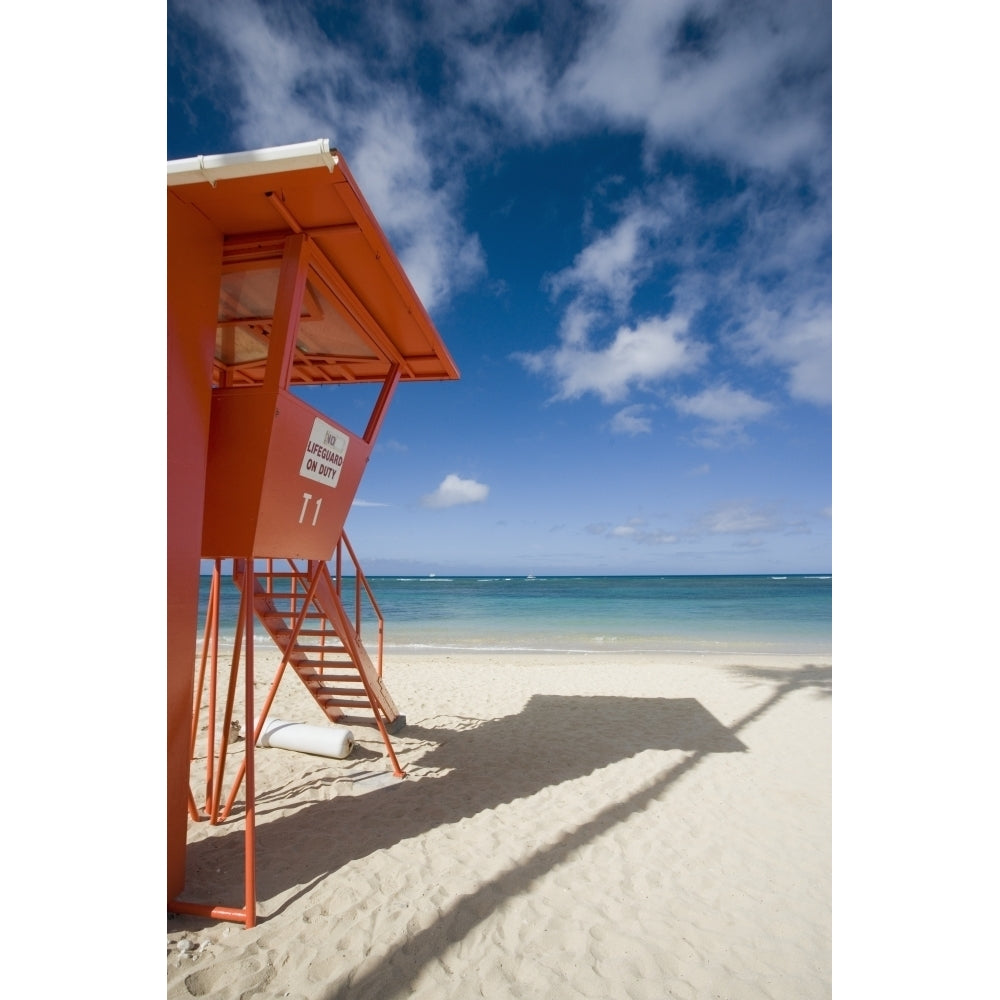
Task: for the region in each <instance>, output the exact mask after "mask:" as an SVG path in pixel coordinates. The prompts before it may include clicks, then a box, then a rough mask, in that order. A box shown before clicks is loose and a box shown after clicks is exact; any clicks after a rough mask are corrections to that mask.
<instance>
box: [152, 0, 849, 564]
mask: <svg viewBox="0 0 1000 1000" xmlns="http://www.w3.org/2000/svg"><path fill="white" fill-rule="evenodd" d="M167 12H168V17H167V155H168V159H177V158H183V157H188V156H194V155H197V154H201V153H203V154H210V153H226V152H236V151H240V150H245V149H254V148H259V147H266V146H275V145H283V144H286V143H294V142H302V141H306V140H310V139H316V138H321V137H322V138H329V139H330V142H331V145H332V146H334V147H336V148H337V149H338V150H339V151H340V152H341V153H342V155H343V156H344V158H345V160H346V162H347V163H348V164H349V166H350V168H351V171H352V172H353V174H354V176H355V178H356V180H357V181H358V184H359V186H360V188H361V190H362V192H363V193H364V195H365V197H366V199H367V200H368V202H369V204H370V205H371V207H372V210H373V211H374V213H375V215H376V217H377V218H378V220H379V222H380V224H381V225H382V228H383V229H384V230H385V231H386V233H387V234H388V237H389V239H390V242H391V243H392V245H393V247H394V249H395V251H396V253H397V255H398V257H399V259H400V261H401V262H402V264H403V267H404V269H405V270H406V272H407V274H408V276H409V278H410V280H411V282H412V284H413V285H414V287H415V289H416V290H417V293H418V294H419V295H420V298H421V300H422V301H423V303H424V305H425V306H426V307H427V309H428V311H429V313H430V315H431V318H432V320H433V321H434V323H435V326H436V327H437V329H438V331H439V332H440V334H441V336H442V338H443V340H444V342H445V344H446V345H447V347H448V349H449V351H450V353H451V354H452V357H453V358H454V360H455V362H456V364H457V366H458V368H459V370H460V372H461V379H460V380H459V381H457V382H440V383H417V384H407V385H402V386H400V388H399V389H398V390H397V392H396V395H395V398H394V400H393V403H392V406H391V407H390V409H389V412H388V416H387V418H386V421H385V424H384V425H383V428H382V432H381V435H380V437H379V439H378V443H377V445H376V448H375V451H374V453H373V456H372V459H371V461H370V463H369V466H368V469H367V471H366V473H365V477H364V479H363V480H362V483H361V487H360V489H359V491H358V495H357V499H356V501H355V504H354V506H353V508H352V510H351V514H350V516H349V518H348V521H347V525H346V530H347V533H348V535H349V537H350V539H351V541H352V544H353V546H354V548H355V550H356V551H357V552H358V554H359V557H360V558H361V561H362V565H363V567H364V569H365V571H366V572H367V573H369V574H372V575H377V574H381V573H418V574H423V573H431V572H433V573H437V574H439V575H440V574H443V573H453V574H458V573H468V574H480V573H501V574H525V575H526V574H535V575H540V574H577V573H586V574H603V573H644V574H645V573H652V574H686V573H695V574H703V573H827V572H830V571H831V569H832V521H831V511H832V398H831V397H832V305H831V292H832V258H831V244H832V222H831V219H832V160H831V104H832V98H831V75H832V74H831V9H830V5H829V3H828V2H813V0H762V2H746V0H733V2H727V0H703V2H687V0H677V2H666V0H615V2H610V0H609V2H590V3H584V2H579V0H578V2H573V3H571V2H561V0H546V2H544V3H516V2H510V0H507V2H496V0H476V2H466V3H456V2H444V0H441V2H432V0H427V2H420V0H411V2H385V3H378V4H359V3H338V2H317V0H282V2H273V0H270V2H266V3H256V2H253V0H241V2H239V3H233V2H227V0H217V2H213V3H211V4H206V3H203V2H201V0H170V2H169V3H168V5H167ZM337 393H338V389H337V388H335V387H328V388H324V389H317V390H315V391H314V392H311V393H306V394H305V395H306V397H307V399H308V401H309V402H310V403H311V404H312V405H313V406H315V407H316V408H317V409H319V410H321V411H323V412H325V413H326V414H327V415H328V416H330V417H331V418H332V419H334V420H336V421H337V422H340V423H342V424H344V425H345V426H347V427H349V428H352V423H351V420H352V419H355V420H357V421H359V422H360V423H362V424H363V422H364V421H363V419H362V418H358V417H357V416H356V414H354V412H353V411H352V407H357V406H359V405H360V403H359V402H357V401H355V400H352V399H346V400H345V399H344V398H342V397H338V395H337Z"/></svg>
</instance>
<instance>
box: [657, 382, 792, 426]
mask: <svg viewBox="0 0 1000 1000" xmlns="http://www.w3.org/2000/svg"><path fill="white" fill-rule="evenodd" d="M673 403H674V406H675V407H677V409H678V410H679V411H680V412H681V413H686V414H688V415H689V416H693V417H700V418H701V419H702V420H707V421H708V422H709V423H713V424H717V425H719V426H722V427H742V426H743V425H744V424H747V423H750V422H752V421H754V420H760V419H761V418H762V417H764V416H766V415H767V414H768V413H770V412H771V410H772V409H773V407H772V406H771V404H770V403H768V402H765V401H764V400H762V399H756V398H755V397H754V396H751V395H750V393H748V392H744V391H743V390H742V389H732V388H730V387H729V386H728V385H719V386H715V387H714V388H710V389H704V390H702V391H701V392H699V393H697V394H696V395H694V396H677V397H675V398H674V400H673Z"/></svg>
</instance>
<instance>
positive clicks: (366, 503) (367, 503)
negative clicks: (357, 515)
mask: <svg viewBox="0 0 1000 1000" xmlns="http://www.w3.org/2000/svg"><path fill="white" fill-rule="evenodd" d="M351 506H352V507H389V506H391V504H387V503H380V502H378V501H376V500H358V499H355V500H354V501H352V503H351Z"/></svg>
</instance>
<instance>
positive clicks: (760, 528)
mask: <svg viewBox="0 0 1000 1000" xmlns="http://www.w3.org/2000/svg"><path fill="white" fill-rule="evenodd" d="M699 527H700V528H701V529H702V530H703V531H706V532H708V533H709V534H712V535H749V534H757V533H760V532H768V531H780V530H782V528H783V527H784V524H783V523H782V521H781V520H780V519H779V518H778V516H777V514H776V513H775V512H774V511H772V510H768V509H761V508H755V507H753V506H751V505H750V504H748V503H731V504H726V505H723V506H721V507H718V508H716V509H715V510H713V511H710V512H709V513H707V514H705V515H704V516H703V517H702V518H701V520H700V522H699Z"/></svg>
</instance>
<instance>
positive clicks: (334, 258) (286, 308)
mask: <svg viewBox="0 0 1000 1000" xmlns="http://www.w3.org/2000/svg"><path fill="white" fill-rule="evenodd" d="M167 362H168V418H167V436H168V443H167V449H168V454H167V458H168V507H167V516H168V526H167V545H168V567H167V594H168V621H167V625H168V649H167V672H168V675H167V700H168V703H167V899H168V907H169V909H171V910H172V911H175V912H186V913H195V914H199V915H204V916H210V917H214V918H218V919H226V920H235V921H239V922H242V923H244V924H245V925H246V926H247V927H251V926H253V925H254V923H255V922H256V895H255V875H254V872H255V848H254V795H255V790H254V766H253V752H254V744H255V741H256V738H257V736H258V735H259V732H260V728H261V726H262V725H263V723H264V720H265V717H266V714H267V710H268V708H269V706H270V702H271V699H272V698H273V696H274V692H275V689H276V687H277V684H278V682H279V681H280V679H281V677H282V674H283V673H284V672H285V670H286V667H291V668H292V670H293V671H294V672H295V673H296V674H298V676H299V678H300V679H301V680H302V682H303V683H305V685H306V687H307V688H308V689H309V691H310V692H311V693H312V695H313V698H314V699H315V700H316V703H317V705H318V706H319V709H320V710H321V711H322V713H323V715H324V716H325V718H326V719H327V720H329V722H331V723H337V722H340V721H343V720H344V719H345V718H350V717H351V716H350V715H348V713H352V712H357V711H359V710H365V711H367V713H368V715H367V720H368V721H369V722H370V724H372V725H374V726H376V727H377V728H378V729H379V731H380V732H381V734H382V737H383V739H384V741H385V745H386V748H387V753H388V757H389V759H390V760H391V762H392V767H393V770H394V772H395V773H396V774H397V776H399V777H402V771H401V770H400V768H399V765H398V762H397V761H396V758H395V754H394V753H393V751H392V745H391V743H390V741H389V734H388V731H389V730H390V729H391V728H392V726H393V724H394V723H396V722H397V721H399V718H400V717H399V712H398V709H397V707H396V706H395V704H394V703H393V701H392V698H391V696H390V695H389V692H388V689H387V687H386V685H385V683H384V681H383V678H382V649H381V642H382V635H381V627H380V628H379V633H378V649H377V653H376V655H375V657H374V658H373V657H372V655H371V654H370V653H369V651H368V649H367V648H366V646H365V644H364V642H363V640H362V634H361V620H360V619H361V602H362V591H366V593H367V599H368V600H369V601H370V602H371V604H372V605H374V606H375V608H376V610H377V605H375V601H374V595H373V594H372V593H371V589H370V588H369V587H368V585H367V581H366V580H365V578H364V574H363V573H362V570H361V567H360V565H359V564H358V561H357V558H356V556H355V553H354V550H353V549H352V548H351V546H350V544H349V543H348V541H347V539H346V537H345V536H344V522H345V520H346V518H347V515H348V512H349V510H350V507H351V503H352V501H353V500H354V497H355V494H356V492H357V489H358V485H359V483H360V481H361V477H362V475H363V473H364V470H365V466H366V465H367V463H368V459H369V457H370V455H371V452H372V448H373V446H374V444H375V439H376V437H377V435H378V432H379V429H380V427H381V425H382V422H383V419H384V417H385V414H386V409H387V407H388V405H389V402H390V400H391V398H392V396H393V393H394V391H395V389H396V387H397V386H398V385H399V383H400V382H407V381H410V382H413V381H428V380H445V379H456V378H458V370H457V368H456V367H455V364H454V362H453V361H452V359H451V357H450V356H449V354H448V351H447V349H446V348H445V346H444V344H443V343H442V341H441V337H440V335H439V334H438V332H437V331H436V330H435V328H434V326H433V324H432V322H431V320H430V317H429V316H428V315H427V312H426V310H425V309H424V307H423V305H422V304H421V302H420V300H419V298H418V297H417V295H416V293H415V292H414V290H413V288H412V286H411V285H410V282H409V280H408V279H407V277H406V274H405V273H404V271H403V269H402V267H401V265H400V263H399V261H398V259H397V258H396V255H395V254H394V253H393V251H392V248H391V247H390V245H389V243H388V240H387V239H386V237H385V234H384V233H383V232H382V229H381V228H380V226H379V224H378V222H377V221H376V219H375V217H374V215H373V214H372V212H371V209H370V208H369V207H368V205H367V203H366V202H365V199H364V197H363V196H362V194H361V192H360V190H359V188H358V186H357V183H356V182H355V180H354V178H353V177H352V175H351V173H350V171H349V170H348V168H347V165H346V164H345V162H344V160H343V158H342V157H341V156H340V154H339V153H338V152H337V151H336V150H333V149H331V148H330V144H329V141H328V140H326V139H320V140H316V141H314V142H308V143H301V144H297V145H293V146H282V147H276V148H272V149H261V150H253V151H250V152H245V153H234V154H226V155H220V156H198V157H194V158H190V159H185V160H175V161H171V162H168V164H167ZM358 383H367V384H369V387H370V388H369V392H370V396H368V397H366V400H368V401H370V406H371V412H370V415H369V416H368V418H367V424H366V425H365V426H364V428H363V429H361V430H360V432H359V431H358V430H352V429H349V428H348V427H347V426H345V425H342V424H341V423H339V422H336V421H334V420H333V419H331V418H330V417H329V416H327V415H326V414H325V413H322V412H320V411H318V410H316V409H314V408H313V407H311V406H310V405H308V404H307V403H306V402H305V401H304V400H303V399H302V398H301V397H300V396H298V395H296V394H295V393H294V392H293V387H297V386H315V385H347V384H358ZM332 395H334V396H336V393H335V392H333V393H332ZM365 405H366V408H367V406H368V405H369V402H367V401H366V404H365ZM344 419H345V422H346V417H345V418H344ZM203 559H207V560H212V561H213V565H214V567H215V571H214V575H213V581H212V596H211V598H210V601H209V607H208V609H207V615H206V626H205V632H204V636H203V643H202V652H201V655H200V658H199V656H198V653H197V641H198V634H197V632H198V592H199V576H200V567H201V562H202V560H203ZM224 560H225V561H230V560H231V564H232V568H233V578H234V580H235V582H236V584H237V586H238V587H239V588H240V591H241V606H240V622H239V627H238V630H237V642H236V649H235V651H234V654H233V658H232V662H231V664H230V675H229V683H228V690H227V692H226V697H225V699H224V701H225V704H224V706H223V711H224V717H223V719H222V722H221V723H220V724H217V723H216V715H215V707H216V706H215V702H214V692H215V677H216V674H215V671H216V666H217V662H216V651H217V643H216V642H215V641H214V639H213V636H217V630H218V625H219V621H218V608H219V604H218V599H219V589H220V580H221V571H222V566H223V561H224ZM344 560H348V561H349V562H350V563H352V564H353V565H352V566H351V567H348V568H349V569H353V573H347V574H344V573H343V572H342V569H343V562H344ZM331 561H332V562H334V565H335V569H334V572H333V573H331V571H330V563H331ZM346 580H351V581H353V609H352V611H349V610H348V606H347V605H348V601H347V588H346V585H345V581H346ZM352 612H353V613H352ZM255 622H257V623H259V624H261V625H262V626H263V627H264V628H265V629H266V630H267V632H268V634H269V635H270V636H271V638H272V640H273V641H274V643H275V644H276V646H277V647H278V649H279V650H280V651H281V652H282V654H283V656H282V660H281V667H280V668H279V670H278V673H277V675H276V676H275V678H274V681H273V684H272V687H271V691H270V693H269V695H268V697H267V699H266V701H265V704H264V705H263V706H259V714H258V712H257V711H256V710H255V706H254V704H253V671H254V657H253V635H254V624H255ZM379 626H381V621H380V620H379ZM213 630H214V631H213ZM241 658H242V663H241V662H240V660H241ZM199 659H200V665H199ZM209 660H210V665H211V670H212V678H213V680H212V684H211V687H210V690H211V692H212V701H211V703H210V708H209V712H208V716H209V721H208V745H209V748H210V749H209V752H208V753H207V755H206V757H207V760H208V765H207V766H208V773H207V776H206V796H205V802H204V803H203V804H201V803H199V802H197V801H196V798H195V795H194V793H193V792H192V790H191V775H190V764H191V758H192V753H193V748H194V741H195V732H196V729H197V725H198V718H199V713H198V711H197V708H196V705H200V703H201V694H202V687H203V684H204V680H205V670H206V663H207V662H208V661H209ZM239 670H242V674H243V679H244V685H245V693H244V700H245V733H246V742H245V754H244V761H243V764H242V765H241V766H240V769H239V771H238V774H237V777H236V779H235V781H234V783H233V785H232V789H231V791H230V792H229V795H228V799H227V800H226V801H225V802H223V801H222V793H223V790H224V789H223V782H222V775H223V773H224V771H225V763H226V753H227V750H226V747H227V743H228V732H226V729H227V728H228V724H229V722H230V720H231V717H232V712H233V705H234V693H235V690H236V684H237V679H236V678H237V674H238V671H239ZM352 721H356V720H353V719H352ZM241 781H242V782H245V789H244V799H245V803H246V816H245V855H246V865H245V898H244V901H243V905H242V906H238V905H224V904H221V903H219V904H217V903H213V902H211V901H207V902H191V901H183V900H181V899H180V896H181V894H182V892H183V889H184V883H185V862H186V850H187V831H188V820H189V818H191V819H196V820H202V819H207V820H208V821H210V822H213V823H214V822H220V821H221V820H223V819H225V818H226V817H227V816H228V814H229V811H230V809H231V808H232V805H233V800H234V798H235V796H236V793H237V790H238V788H239V786H240V782H241Z"/></svg>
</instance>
